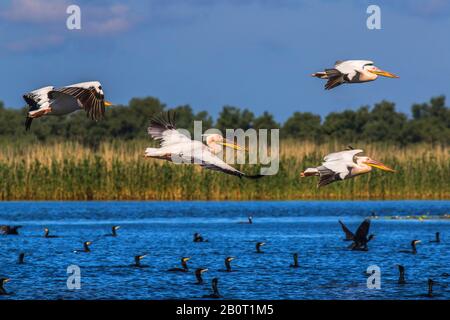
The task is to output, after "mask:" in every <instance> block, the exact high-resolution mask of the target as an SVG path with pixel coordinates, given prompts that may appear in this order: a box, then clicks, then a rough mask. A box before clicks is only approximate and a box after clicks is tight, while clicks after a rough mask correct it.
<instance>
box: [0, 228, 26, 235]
mask: <svg viewBox="0 0 450 320" xmlns="http://www.w3.org/2000/svg"><path fill="white" fill-rule="evenodd" d="M20 228H22V226H0V233H1V234H5V235H14V236H17V235H19V229H20Z"/></svg>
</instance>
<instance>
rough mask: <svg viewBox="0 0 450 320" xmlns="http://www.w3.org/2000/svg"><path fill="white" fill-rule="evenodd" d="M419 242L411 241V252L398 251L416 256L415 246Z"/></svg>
mask: <svg viewBox="0 0 450 320" xmlns="http://www.w3.org/2000/svg"><path fill="white" fill-rule="evenodd" d="M420 242H421V241H420V240H413V241H411V250H400V252H402V253H412V254H416V253H417V248H416V244H418V243H420Z"/></svg>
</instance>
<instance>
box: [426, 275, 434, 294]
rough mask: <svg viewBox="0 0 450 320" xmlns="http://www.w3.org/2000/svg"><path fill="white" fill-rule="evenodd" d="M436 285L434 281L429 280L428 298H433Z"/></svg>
mask: <svg viewBox="0 0 450 320" xmlns="http://www.w3.org/2000/svg"><path fill="white" fill-rule="evenodd" d="M434 284H435V282H434V281H433V279H428V293H427V297H430V298H432V297H433V285H434Z"/></svg>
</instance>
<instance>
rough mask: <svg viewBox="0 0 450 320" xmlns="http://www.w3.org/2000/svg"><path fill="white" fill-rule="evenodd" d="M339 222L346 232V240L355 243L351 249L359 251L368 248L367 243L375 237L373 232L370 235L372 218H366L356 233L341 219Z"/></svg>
mask: <svg viewBox="0 0 450 320" xmlns="http://www.w3.org/2000/svg"><path fill="white" fill-rule="evenodd" d="M339 224H340V225H341V227H342V230H343V231H344V233H345V240H351V241H353V243H352V244H351V245H350V246H349V248H350V249H352V250H358V251H367V250H368V247H367V244H368V243H369V241H370V240H372V239H373V238H374V235H373V234H371V235H369V236H368V234H369V228H370V219H365V220H364V221H363V222H362V223H361V224H360V226H359V227H358V229H357V230H356V233H353V232H351V231H350V230H349V229H348V228H347V227H346V226H345V224H344V223H343V222H342V221H341V220H339Z"/></svg>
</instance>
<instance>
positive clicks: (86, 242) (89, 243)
mask: <svg viewBox="0 0 450 320" xmlns="http://www.w3.org/2000/svg"><path fill="white" fill-rule="evenodd" d="M91 244H92V242H91V241H85V242H84V243H83V249H81V250H75V251H74V252H76V253H79V252H91V249H89V246H90V245H91Z"/></svg>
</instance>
